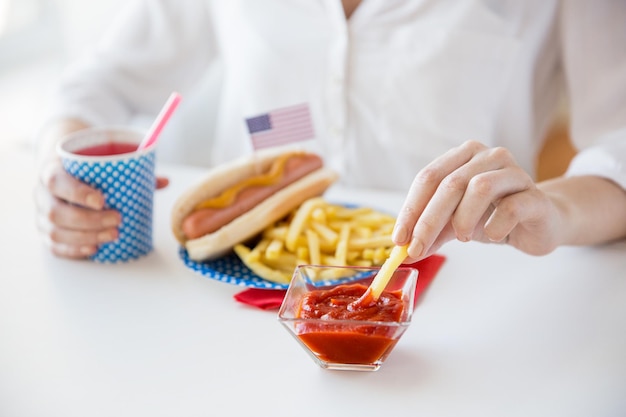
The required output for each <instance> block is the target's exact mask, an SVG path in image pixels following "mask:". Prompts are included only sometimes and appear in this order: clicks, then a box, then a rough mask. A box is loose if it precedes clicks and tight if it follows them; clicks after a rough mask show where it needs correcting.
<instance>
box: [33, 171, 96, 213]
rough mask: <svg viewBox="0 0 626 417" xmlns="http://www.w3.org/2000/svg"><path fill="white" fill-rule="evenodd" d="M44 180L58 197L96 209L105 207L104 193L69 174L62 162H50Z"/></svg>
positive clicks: (43, 176)
mask: <svg viewBox="0 0 626 417" xmlns="http://www.w3.org/2000/svg"><path fill="white" fill-rule="evenodd" d="M42 182H43V184H44V185H45V187H46V188H47V189H48V190H49V191H50V193H52V195H54V196H56V197H57V198H60V199H62V200H65V201H67V202H70V203H72V204H77V205H80V206H82V207H89V208H92V209H95V210H100V209H102V208H103V207H104V195H102V193H101V192H100V191H98V190H96V189H94V188H92V187H90V186H88V185H87V184H85V183H84V182H82V181H79V180H78V179H76V178H74V177H73V176H71V175H70V174H68V173H67V171H65V169H63V167H62V166H61V164H60V163H53V164H50V165H48V166H47V167H46V168H45V169H44V170H43V173H42Z"/></svg>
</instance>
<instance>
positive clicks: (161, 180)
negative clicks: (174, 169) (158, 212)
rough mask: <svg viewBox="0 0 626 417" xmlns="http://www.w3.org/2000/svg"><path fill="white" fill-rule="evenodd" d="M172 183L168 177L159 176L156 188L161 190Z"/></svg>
mask: <svg viewBox="0 0 626 417" xmlns="http://www.w3.org/2000/svg"><path fill="white" fill-rule="evenodd" d="M169 184H170V180H169V178H166V177H157V179H156V189H157V190H160V189H162V188H165V187H167V186H168V185H169Z"/></svg>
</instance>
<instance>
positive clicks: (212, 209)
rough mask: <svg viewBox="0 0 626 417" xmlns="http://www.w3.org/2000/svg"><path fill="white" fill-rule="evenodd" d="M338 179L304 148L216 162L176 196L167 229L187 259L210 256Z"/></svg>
mask: <svg viewBox="0 0 626 417" xmlns="http://www.w3.org/2000/svg"><path fill="white" fill-rule="evenodd" d="M336 180H337V174H336V173H335V172H334V171H332V170H330V169H328V168H326V167H324V164H323V161H322V159H321V158H320V157H319V156H318V155H316V154H313V153H309V152H303V151H290V152H286V151H284V150H282V151H281V150H276V149H274V150H265V151H261V152H257V153H256V154H254V155H249V156H245V157H242V158H239V159H236V160H233V161H231V162H229V163H226V164H223V165H220V166H218V167H216V168H214V169H212V170H211V171H209V172H208V173H207V175H206V176H205V177H204V178H203V179H202V180H201V181H200V182H199V183H198V184H197V185H195V186H194V187H192V188H190V189H189V190H187V192H186V193H184V194H183V195H181V196H180V197H179V198H178V200H177V201H176V203H175V204H174V207H173V209H172V219H171V222H172V231H173V233H174V236H175V237H176V239H177V240H178V241H179V242H180V243H181V244H182V245H184V246H185V248H186V249H187V252H188V255H189V257H190V258H191V259H193V260H196V261H202V260H207V259H212V258H215V257H218V256H221V255H223V254H224V253H226V252H228V251H230V250H231V249H232V248H233V246H234V245H236V244H238V243H241V242H244V241H246V240H248V239H250V238H252V237H254V236H255V235H257V234H258V233H260V232H261V231H262V230H263V229H265V228H266V227H267V226H269V225H270V224H271V223H273V222H275V221H277V220H280V219H281V218H283V217H285V216H286V215H287V214H288V213H290V212H291V211H292V210H293V209H295V208H296V207H298V206H299V205H300V204H302V203H303V202H304V201H305V200H307V199H309V198H311V197H315V196H318V195H321V194H323V193H324V191H325V190H326V189H327V188H328V187H329V186H330V185H331V184H333V183H334V182H335V181H336Z"/></svg>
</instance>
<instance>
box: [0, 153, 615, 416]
mask: <svg viewBox="0 0 626 417" xmlns="http://www.w3.org/2000/svg"><path fill="white" fill-rule="evenodd" d="M159 173H160V174H164V175H166V176H169V177H170V179H171V184H170V187H169V188H167V189H165V190H161V191H159V192H158V194H157V197H156V213H155V216H156V220H155V250H154V252H153V253H152V254H151V255H149V256H147V257H145V258H143V259H141V260H139V261H136V262H132V263H128V264H121V265H99V264H95V263H91V262H81V261H69V260H63V259H58V258H55V257H53V256H52V255H50V254H49V253H48V252H47V250H46V249H45V248H44V247H43V246H42V244H41V242H40V240H39V238H38V236H37V232H36V230H35V226H34V209H33V203H32V202H33V197H32V183H33V181H34V170H33V164H32V161H31V158H30V156H29V155H28V154H27V153H26V152H25V151H23V150H21V151H11V152H10V153H5V154H4V155H0V174H1V175H0V190H1V191H2V201H1V202H0V207H1V208H0V210H1V211H0V214H1V216H0V242H1V245H2V246H1V252H0V265H1V271H2V272H1V274H0V416H2V417H40V416H41V417H44V416H45V417H56V416H59V417H61V416H62V417H74V416H76V417H79V416H80V417H85V416H90V417H100V416H116V417H125V416H133V417H139V416H146V417H147V416H150V417H158V416H186V417H188V416H230V415H233V416H245V415H259V416H270V415H271V416H302V417H304V416H315V417H321V416H336V415H343V416H346V415H347V416H454V417H458V416H481V417H487V416H497V417H503V416H523V417H529V416H546V417H559V416H563V417H565V416H567V417H576V416H581V417H582V416H585V417H588V416H594V417H604V416H606V417H609V416H611V417H612V416H624V415H626V243H624V242H620V243H616V244H613V245H608V246H605V247H601V248H561V249H558V250H557V251H555V252H554V253H553V254H550V255H549V256H545V257H531V256H527V255H524V254H522V253H520V252H518V251H516V250H514V249H512V248H509V247H506V246H500V245H483V244H476V243H459V242H454V243H450V244H448V245H446V246H445V247H444V248H442V250H441V253H442V254H444V255H446V256H447V260H446V262H445V264H444V265H443V267H442V269H441V270H440V272H439V274H438V276H437V278H436V279H435V281H434V282H433V283H432V284H431V286H430V288H429V289H428V291H427V292H426V293H425V295H424V297H423V298H422V301H421V303H420V304H419V306H418V308H417V310H416V313H415V316H414V320H413V323H412V325H411V327H410V328H409V330H408V331H407V332H406V334H405V335H404V337H403V338H402V339H401V341H400V342H399V344H398V345H397V347H396V349H395V350H394V352H393V353H392V355H391V356H390V357H389V359H388V360H387V362H386V363H385V364H384V365H383V367H382V368H381V369H380V370H379V371H378V372H373V373H360V372H342V371H327V370H322V369H320V368H318V367H317V365H315V364H314V362H313V361H312V360H311V358H309V356H307V355H306V354H305V352H304V351H303V350H302V349H301V348H300V347H299V346H298V345H297V344H296V342H295V341H294V340H293V339H292V338H291V336H290V335H289V334H288V333H287V332H286V330H285V329H283V328H282V327H281V326H280V325H279V323H278V322H277V320H276V312H268V311H262V310H258V309H255V308H252V307H248V306H245V305H242V304H239V303H237V302H236V301H234V300H233V298H232V296H233V295H234V294H235V293H236V292H238V291H241V290H242V288H239V287H236V286H233V285H229V284H225V283H221V282H217V281H213V280H211V279H208V278H205V277H202V276H200V275H197V274H195V273H193V272H191V271H190V270H188V269H186V268H185V267H184V265H183V264H182V263H181V262H180V260H179V259H178V255H177V244H176V242H175V240H174V239H173V237H172V235H171V233H170V230H169V211H170V208H171V205H172V203H173V201H174V199H175V198H176V197H177V196H178V195H179V194H180V192H181V191H182V190H184V189H186V187H188V186H189V184H190V183H191V182H192V181H195V180H196V179H197V178H198V177H199V176H200V175H201V171H199V170H197V169H190V168H182V167H176V166H160V167H159ZM328 197H329V198H331V199H332V198H340V199H341V201H345V200H346V199H349V200H350V201H352V202H355V203H359V204H367V205H370V206H373V207H376V208H380V209H385V210H393V211H395V210H397V209H398V208H399V206H400V204H401V201H402V196H401V195H396V194H391V193H376V192H366V191H359V192H357V191H354V190H338V189H332V190H331V191H330V192H329V194H328Z"/></svg>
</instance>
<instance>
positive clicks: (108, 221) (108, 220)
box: [102, 214, 120, 227]
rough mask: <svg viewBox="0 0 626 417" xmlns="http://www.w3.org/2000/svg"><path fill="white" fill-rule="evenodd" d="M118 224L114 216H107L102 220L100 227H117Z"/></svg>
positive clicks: (117, 219) (118, 221)
mask: <svg viewBox="0 0 626 417" xmlns="http://www.w3.org/2000/svg"><path fill="white" fill-rule="evenodd" d="M119 224H120V220H119V218H118V217H117V215H115V214H109V215H107V216H105V217H104V219H102V226H104V227H117V226H119Z"/></svg>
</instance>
